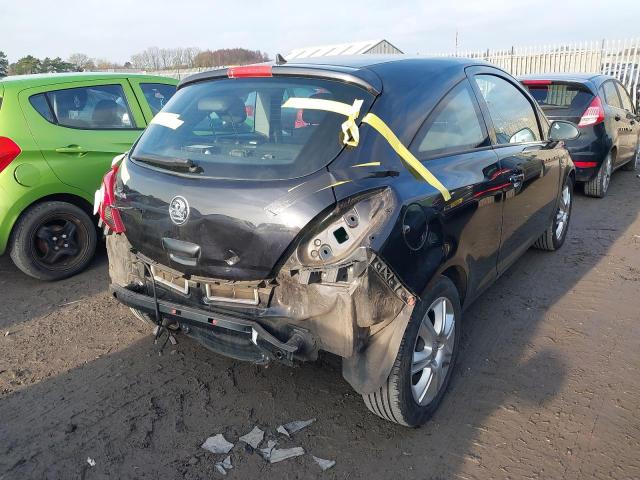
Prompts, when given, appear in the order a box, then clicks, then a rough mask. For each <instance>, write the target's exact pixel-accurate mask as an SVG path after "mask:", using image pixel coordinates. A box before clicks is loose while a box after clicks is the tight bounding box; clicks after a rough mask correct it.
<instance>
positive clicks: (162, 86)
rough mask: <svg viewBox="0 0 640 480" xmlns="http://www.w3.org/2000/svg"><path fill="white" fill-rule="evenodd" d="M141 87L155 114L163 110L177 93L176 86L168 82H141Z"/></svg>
mask: <svg viewBox="0 0 640 480" xmlns="http://www.w3.org/2000/svg"><path fill="white" fill-rule="evenodd" d="M140 89H141V90H142V93H143V95H144V98H145V99H146V100H147V103H148V104H149V107H150V108H151V113H153V114H154V115H155V114H156V113H158V112H159V111H160V110H162V107H164V106H165V105H166V103H167V102H168V101H169V99H170V98H171V97H172V96H173V94H174V93H176V86H175V85H167V84H166V83H141V84H140Z"/></svg>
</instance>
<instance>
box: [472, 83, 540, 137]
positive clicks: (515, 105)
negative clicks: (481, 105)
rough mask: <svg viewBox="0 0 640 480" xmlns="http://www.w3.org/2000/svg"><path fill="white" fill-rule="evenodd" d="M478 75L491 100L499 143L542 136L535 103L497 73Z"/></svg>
mask: <svg viewBox="0 0 640 480" xmlns="http://www.w3.org/2000/svg"><path fill="white" fill-rule="evenodd" d="M474 78H475V81H476V83H477V85H478V88H479V89H480V92H481V93H482V96H483V98H484V100H485V102H486V104H487V108H488V110H489V115H490V116H491V120H492V122H493V127H494V130H495V134H496V141H497V143H498V144H500V145H503V144H509V143H528V142H536V141H540V140H541V138H542V137H541V135H540V127H539V126H538V117H537V116H536V113H535V110H534V108H533V105H532V104H531V102H530V101H529V100H528V99H527V97H526V96H525V95H524V94H523V93H522V92H521V91H520V90H518V88H517V87H516V86H515V85H512V84H511V83H510V82H508V81H507V80H504V79H503V78H500V77H498V76H496V75H485V74H481V75H476V76H475V77H474Z"/></svg>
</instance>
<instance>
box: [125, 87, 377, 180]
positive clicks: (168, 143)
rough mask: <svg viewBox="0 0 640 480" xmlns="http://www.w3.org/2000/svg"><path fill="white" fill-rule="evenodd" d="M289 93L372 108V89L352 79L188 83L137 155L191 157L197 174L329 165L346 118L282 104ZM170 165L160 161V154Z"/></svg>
mask: <svg viewBox="0 0 640 480" xmlns="http://www.w3.org/2000/svg"><path fill="white" fill-rule="evenodd" d="M289 98H312V99H326V100H334V101H338V102H343V103H347V104H350V105H351V104H353V103H354V101H355V100H363V101H364V103H363V106H362V108H361V113H362V114H364V113H366V112H367V111H368V110H369V108H370V107H371V103H372V102H373V100H374V97H373V95H371V94H370V93H368V92H366V91H365V90H363V89H361V88H359V87H356V86H354V85H350V84H346V83H343V82H338V81H332V80H325V79H315V78H314V79H311V78H277V77H273V78H246V79H224V80H210V81H205V82H199V83H195V84H192V85H188V86H185V87H183V88H181V89H180V90H178V92H177V93H176V94H175V95H174V96H173V97H172V98H171V100H169V102H168V103H167V105H166V106H165V107H164V108H163V109H162V111H161V112H160V114H159V117H156V119H155V120H154V122H152V123H151V124H150V125H149V127H148V128H147V130H146V131H145V132H144V134H143V135H142V137H141V138H140V141H139V142H138V143H137V144H136V146H135V148H134V150H133V152H132V154H131V157H132V158H133V159H134V160H136V158H137V159H139V160H140V161H142V162H144V159H145V158H147V159H148V158H153V159H154V161H153V166H154V167H159V168H166V169H168V170H174V169H175V165H176V160H183V161H186V160H190V161H191V162H192V163H193V164H195V165H196V166H197V167H198V168H197V170H194V169H191V173H192V174H193V175H196V176H206V177H215V178H228V179H247V180H276V179H290V178H297V177H301V176H304V175H308V174H310V173H313V172H316V171H318V170H319V169H321V168H323V167H325V166H326V165H328V164H329V163H330V162H331V161H332V160H333V159H334V158H335V157H336V156H337V155H338V153H339V152H340V151H341V150H342V148H343V143H342V142H341V139H340V133H341V128H340V126H341V124H342V123H343V122H344V121H345V120H346V117H344V116H342V115H340V114H337V113H332V112H326V111H321V110H311V109H299V108H289V107H283V105H284V104H285V102H286V101H287V100H288V99H289ZM165 158H166V160H167V165H165V166H163V165H162V159H165Z"/></svg>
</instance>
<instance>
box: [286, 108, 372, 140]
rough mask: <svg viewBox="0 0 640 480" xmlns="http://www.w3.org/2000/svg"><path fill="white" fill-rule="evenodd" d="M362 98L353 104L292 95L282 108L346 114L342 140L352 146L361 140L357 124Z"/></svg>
mask: <svg viewBox="0 0 640 480" xmlns="http://www.w3.org/2000/svg"><path fill="white" fill-rule="evenodd" d="M362 102H363V101H362V100H357V99H356V100H355V101H354V102H353V105H349V104H348V103H344V102H336V101H335V100H325V99H322V98H303V97H291V98H289V99H288V100H287V101H286V102H284V104H283V105H282V108H302V109H305V108H306V109H309V110H324V111H325V112H333V113H338V114H340V115H344V116H345V117H347V119H346V120H345V121H344V122H343V123H342V127H341V128H342V133H343V134H344V137H343V139H342V141H343V142H344V144H345V145H348V146H350V147H357V146H358V142H359V141H360V131H359V130H358V125H357V124H356V118H358V115H360V108H361V107H362Z"/></svg>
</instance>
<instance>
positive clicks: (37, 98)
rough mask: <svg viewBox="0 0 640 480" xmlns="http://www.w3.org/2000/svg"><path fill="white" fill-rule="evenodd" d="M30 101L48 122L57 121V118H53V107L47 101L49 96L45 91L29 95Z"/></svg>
mask: <svg viewBox="0 0 640 480" xmlns="http://www.w3.org/2000/svg"><path fill="white" fill-rule="evenodd" d="M29 102H30V103H31V106H32V107H33V108H35V109H36V111H37V112H38V113H39V114H40V115H42V116H43V117H44V118H45V119H46V120H47V121H48V122H51V123H55V122H56V120H55V118H53V113H52V112H51V108H49V104H48V103H47V98H46V97H45V95H44V93H40V94H38V95H32V96H31V97H29Z"/></svg>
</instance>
